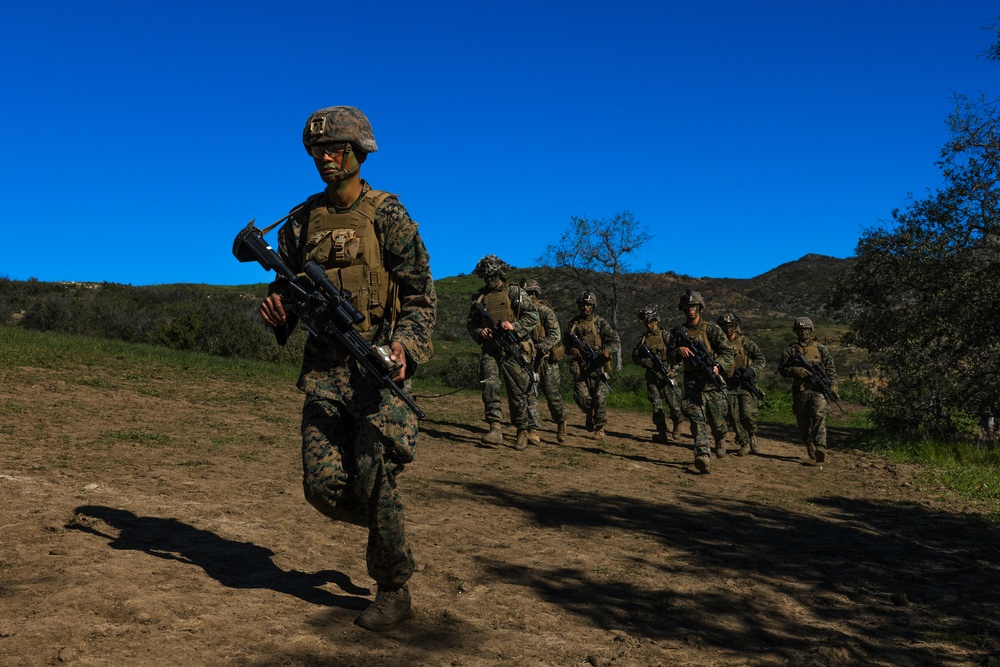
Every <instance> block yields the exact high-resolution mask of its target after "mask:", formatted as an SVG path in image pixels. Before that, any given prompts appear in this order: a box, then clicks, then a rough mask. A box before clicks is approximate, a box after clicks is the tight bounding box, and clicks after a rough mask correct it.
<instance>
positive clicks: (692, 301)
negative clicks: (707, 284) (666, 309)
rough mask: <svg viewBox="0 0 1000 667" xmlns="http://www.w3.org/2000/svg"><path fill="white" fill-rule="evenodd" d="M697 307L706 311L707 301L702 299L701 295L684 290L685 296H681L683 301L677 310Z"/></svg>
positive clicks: (678, 304) (679, 303)
mask: <svg viewBox="0 0 1000 667" xmlns="http://www.w3.org/2000/svg"><path fill="white" fill-rule="evenodd" d="M691 305H695V306H698V307H699V308H701V309H702V310H705V299H703V298H702V297H701V294H699V293H698V292H696V291H694V290H690V289H689V290H684V294H681V299H680V301H679V302H678V303H677V310H687V309H688V307H689V306H691Z"/></svg>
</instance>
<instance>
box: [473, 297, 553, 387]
mask: <svg viewBox="0 0 1000 667" xmlns="http://www.w3.org/2000/svg"><path fill="white" fill-rule="evenodd" d="M473 306H475V308H476V312H477V313H479V316H480V317H481V318H483V321H484V322H486V323H487V324H488V325H489V329H490V331H492V332H493V340H494V341H495V342H496V344H497V345H498V346H499V347H500V349H501V350H503V351H504V352H505V353H506V354H507V356H509V357H513V358H514V359H515V360H516V361H517V363H518V365H519V366H520V367H521V368H522V369H523V370H524V372H525V373H527V374H528V378H529V379H530V382H531V384H532V385H533V386H534V388H535V391H536V392H537V391H538V373H536V372H535V367H534V366H532V365H531V363H530V362H528V361H525V359H524V357H522V356H521V351H520V350H519V349H518V346H519V345H520V343H521V341H520V340H518V338H517V334H515V333H514V332H513V331H511V330H510V329H504V328H503V327H502V326H501V325H502V324H503V320H500V321H499V322H496V321H494V319H493V318H492V317H491V316H490V313H489V311H488V310H486V307H485V306H483V304H482V303H481V302H479V301H474V302H473Z"/></svg>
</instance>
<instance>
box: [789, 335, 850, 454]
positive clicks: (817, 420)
mask: <svg viewBox="0 0 1000 667" xmlns="http://www.w3.org/2000/svg"><path fill="white" fill-rule="evenodd" d="M792 331H794V332H795V335H796V336H798V338H799V339H798V341H796V342H794V343H792V344H791V345H789V346H788V348H787V349H786V350H785V352H784V353H783V354H782V355H781V360H780V361H779V362H778V373H780V374H781V377H786V378H789V377H790V378H792V413H793V414H794V415H795V421H796V423H797V424H798V427H799V435H800V436H801V437H802V442H803V444H804V445H805V446H806V453H807V454H808V455H809V458H810V459H812V460H814V461H816V462H817V463H823V461H825V460H826V414H827V412H829V411H830V404H829V402H828V401H827V400H826V396H825V395H824V394H823V391H822V388H821V387H818V386H816V385H814V384H813V383H812V382H810V381H809V377H810V376H811V375H812V373H811V371H810V370H809V369H807V368H806V367H805V366H804V365H803V364H802V361H801V359H799V356H800V355H801V357H802V358H804V359H805V360H806V362H808V363H809V364H813V363H816V362H819V365H820V366H821V367H822V368H823V370H824V371H825V372H826V374H827V375H828V376H829V377H830V380H831V382H832V387H831V390H832V391H833V394H834V398H835V399H836V394H837V369H836V367H835V366H834V364H833V355H832V354H830V350H829V349H827V347H826V345H823V344H821V343H820V342H819V341H817V340H816V338H815V337H814V336H813V331H814V328H813V323H812V320H811V319H809V318H808V317H796V318H795V322H794V324H792Z"/></svg>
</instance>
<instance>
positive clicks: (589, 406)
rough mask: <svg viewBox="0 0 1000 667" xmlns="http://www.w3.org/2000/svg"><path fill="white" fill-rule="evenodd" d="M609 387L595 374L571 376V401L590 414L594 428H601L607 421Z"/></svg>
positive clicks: (586, 413)
mask: <svg viewBox="0 0 1000 667" xmlns="http://www.w3.org/2000/svg"><path fill="white" fill-rule="evenodd" d="M610 391H611V387H610V386H608V383H607V382H604V381H602V380H601V379H600V378H598V377H597V376H596V375H578V376H576V377H574V378H573V401H574V402H576V405H577V407H579V408H580V409H581V410H583V413H584V414H585V415H590V416H591V417H592V419H593V422H594V430H595V431H596V430H598V429H602V428H604V426H605V425H606V424H607V423H608V405H607V403H608V392H610Z"/></svg>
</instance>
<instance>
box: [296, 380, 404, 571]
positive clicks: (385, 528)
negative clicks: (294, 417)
mask: <svg viewBox="0 0 1000 667" xmlns="http://www.w3.org/2000/svg"><path fill="white" fill-rule="evenodd" d="M383 417H384V415H383ZM378 421H379V415H378V414H376V415H371V416H370V418H359V417H356V416H354V415H351V414H349V413H348V412H347V409H346V408H345V406H344V405H343V404H341V403H339V402H335V401H331V400H329V399H326V398H323V397H320V396H316V395H308V396H306V400H305V405H303V407H302V486H303V489H304V491H305V496H306V500H308V501H309V503H310V504H311V505H312V506H313V507H315V508H316V509H318V510H319V511H320V512H322V513H323V514H325V515H326V516H328V517H330V518H331V519H333V520H335V521H344V522H347V523H354V524H357V525H361V526H367V527H368V547H367V551H366V561H367V564H368V574H369V575H370V576H371V578H372V579H374V580H375V582H376V583H377V584H378V585H379V587H382V588H398V587H400V586H402V585H403V584H404V583H406V582H407V580H409V578H410V576H412V574H413V553H412V551H411V550H410V545H409V543H408V542H407V540H406V532H405V530H404V516H403V501H402V498H401V497H400V494H399V491H398V489H397V488H396V474H398V473H399V472H402V465H401V464H398V463H395V462H393V461H392V460H391V459H389V457H386V456H384V455H383V453H384V452H386V451H392V450H393V442H392V438H391V437H390V436H389V435H386V434H384V433H383V430H384V431H386V432H393V431H395V432H396V436H397V437H398V438H400V439H405V440H409V442H410V443H411V444H412V443H415V442H416V434H417V424H416V418H415V417H413V416H412V413H411V414H410V419H409V420H407V421H409V422H411V423H399V424H392V425H390V426H391V428H390V427H389V426H387V427H386V428H384V429H383V430H379V429H378V428H377V427H376V426H375V423H378ZM409 451H411V452H412V446H411V447H410V448H409Z"/></svg>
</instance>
